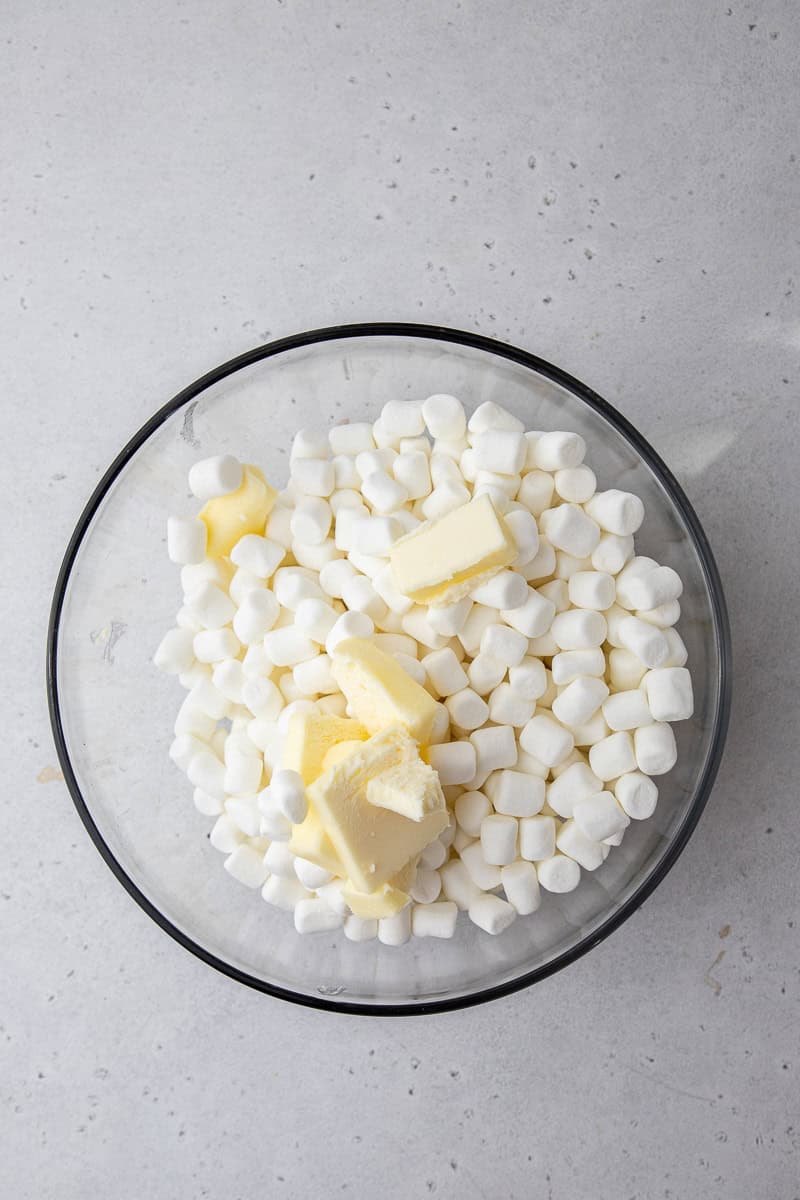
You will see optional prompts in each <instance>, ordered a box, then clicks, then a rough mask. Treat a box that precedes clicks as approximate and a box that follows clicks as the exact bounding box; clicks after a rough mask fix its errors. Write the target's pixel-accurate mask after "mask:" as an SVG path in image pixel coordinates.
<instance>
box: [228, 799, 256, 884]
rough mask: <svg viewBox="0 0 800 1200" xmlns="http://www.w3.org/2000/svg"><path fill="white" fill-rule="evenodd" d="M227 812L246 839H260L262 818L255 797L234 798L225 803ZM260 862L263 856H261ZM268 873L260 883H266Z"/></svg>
mask: <svg viewBox="0 0 800 1200" xmlns="http://www.w3.org/2000/svg"><path fill="white" fill-rule="evenodd" d="M225 812H226V813H227V814H228V816H229V817H230V819H231V820H232V821H233V823H234V825H235V826H236V828H237V829H241V831H242V833H243V834H244V835H245V837H258V834H259V830H260V828H261V817H260V816H259V812H258V806H257V804H256V798H255V796H252V795H250V796H232V797H231V798H230V799H229V800H226V801H225ZM258 857H259V860H261V859H262V857H263V855H262V854H259V856H258ZM265 878H266V871H265V872H264V875H263V876H262V878H261V880H260V883H263V882H264V879H265Z"/></svg>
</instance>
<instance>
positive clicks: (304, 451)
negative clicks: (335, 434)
mask: <svg viewBox="0 0 800 1200" xmlns="http://www.w3.org/2000/svg"><path fill="white" fill-rule="evenodd" d="M289 457H290V460H291V461H292V463H293V464H294V461H295V460H296V459H298V458H327V457H328V436H327V434H325V433H323V432H322V430H320V429H298V431H297V433H296V434H295V435H294V440H293V441H292V449H291V451H290V454H289Z"/></svg>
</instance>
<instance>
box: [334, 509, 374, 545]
mask: <svg viewBox="0 0 800 1200" xmlns="http://www.w3.org/2000/svg"><path fill="white" fill-rule="evenodd" d="M368 516H369V509H368V508H367V506H366V505H365V504H359V505H358V506H357V507H355V506H351V505H347V506H345V507H344V508H340V509H339V511H338V512H337V514H336V530H335V533H334V542H335V545H336V548H337V550H341V551H342V552H343V553H344V552H347V551H349V550H353V549H354V548H355V544H356V535H357V533H358V527H359V525H360V524H361V521H362V520H363V519H364V518H365V517H368Z"/></svg>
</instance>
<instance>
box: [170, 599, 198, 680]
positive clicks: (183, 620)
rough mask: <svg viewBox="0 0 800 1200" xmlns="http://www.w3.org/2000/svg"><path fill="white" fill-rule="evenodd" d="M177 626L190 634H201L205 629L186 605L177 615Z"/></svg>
mask: <svg viewBox="0 0 800 1200" xmlns="http://www.w3.org/2000/svg"><path fill="white" fill-rule="evenodd" d="M175 624H176V625H177V627H178V629H188V630H189V632H190V633H199V632H200V630H201V629H202V628H203V626H202V625H201V624H200V622H199V621H198V619H197V617H195V616H193V615H192V613H191V611H190V609H188V608H187V607H186V605H185V604H182V605H181V607H180V608H179V609H178V611H177V613H176V614H175ZM182 673H183V672H181V674H182Z"/></svg>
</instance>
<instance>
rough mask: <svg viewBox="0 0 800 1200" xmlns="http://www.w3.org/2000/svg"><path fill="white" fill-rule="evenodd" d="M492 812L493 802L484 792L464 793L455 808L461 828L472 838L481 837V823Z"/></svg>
mask: <svg viewBox="0 0 800 1200" xmlns="http://www.w3.org/2000/svg"><path fill="white" fill-rule="evenodd" d="M491 811H492V804H491V801H490V800H489V798H488V796H485V795H484V793H483V792H462V793H461V795H460V796H459V797H458V799H457V800H456V802H455V806H454V812H455V817H456V820H457V821H458V824H459V826H460V828H461V829H463V830H464V832H465V833H466V834H467V835H468V836H469V837H471V838H477V837H480V835H481V822H482V821H483V819H484V817H488V816H489V814H490V813H491Z"/></svg>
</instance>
